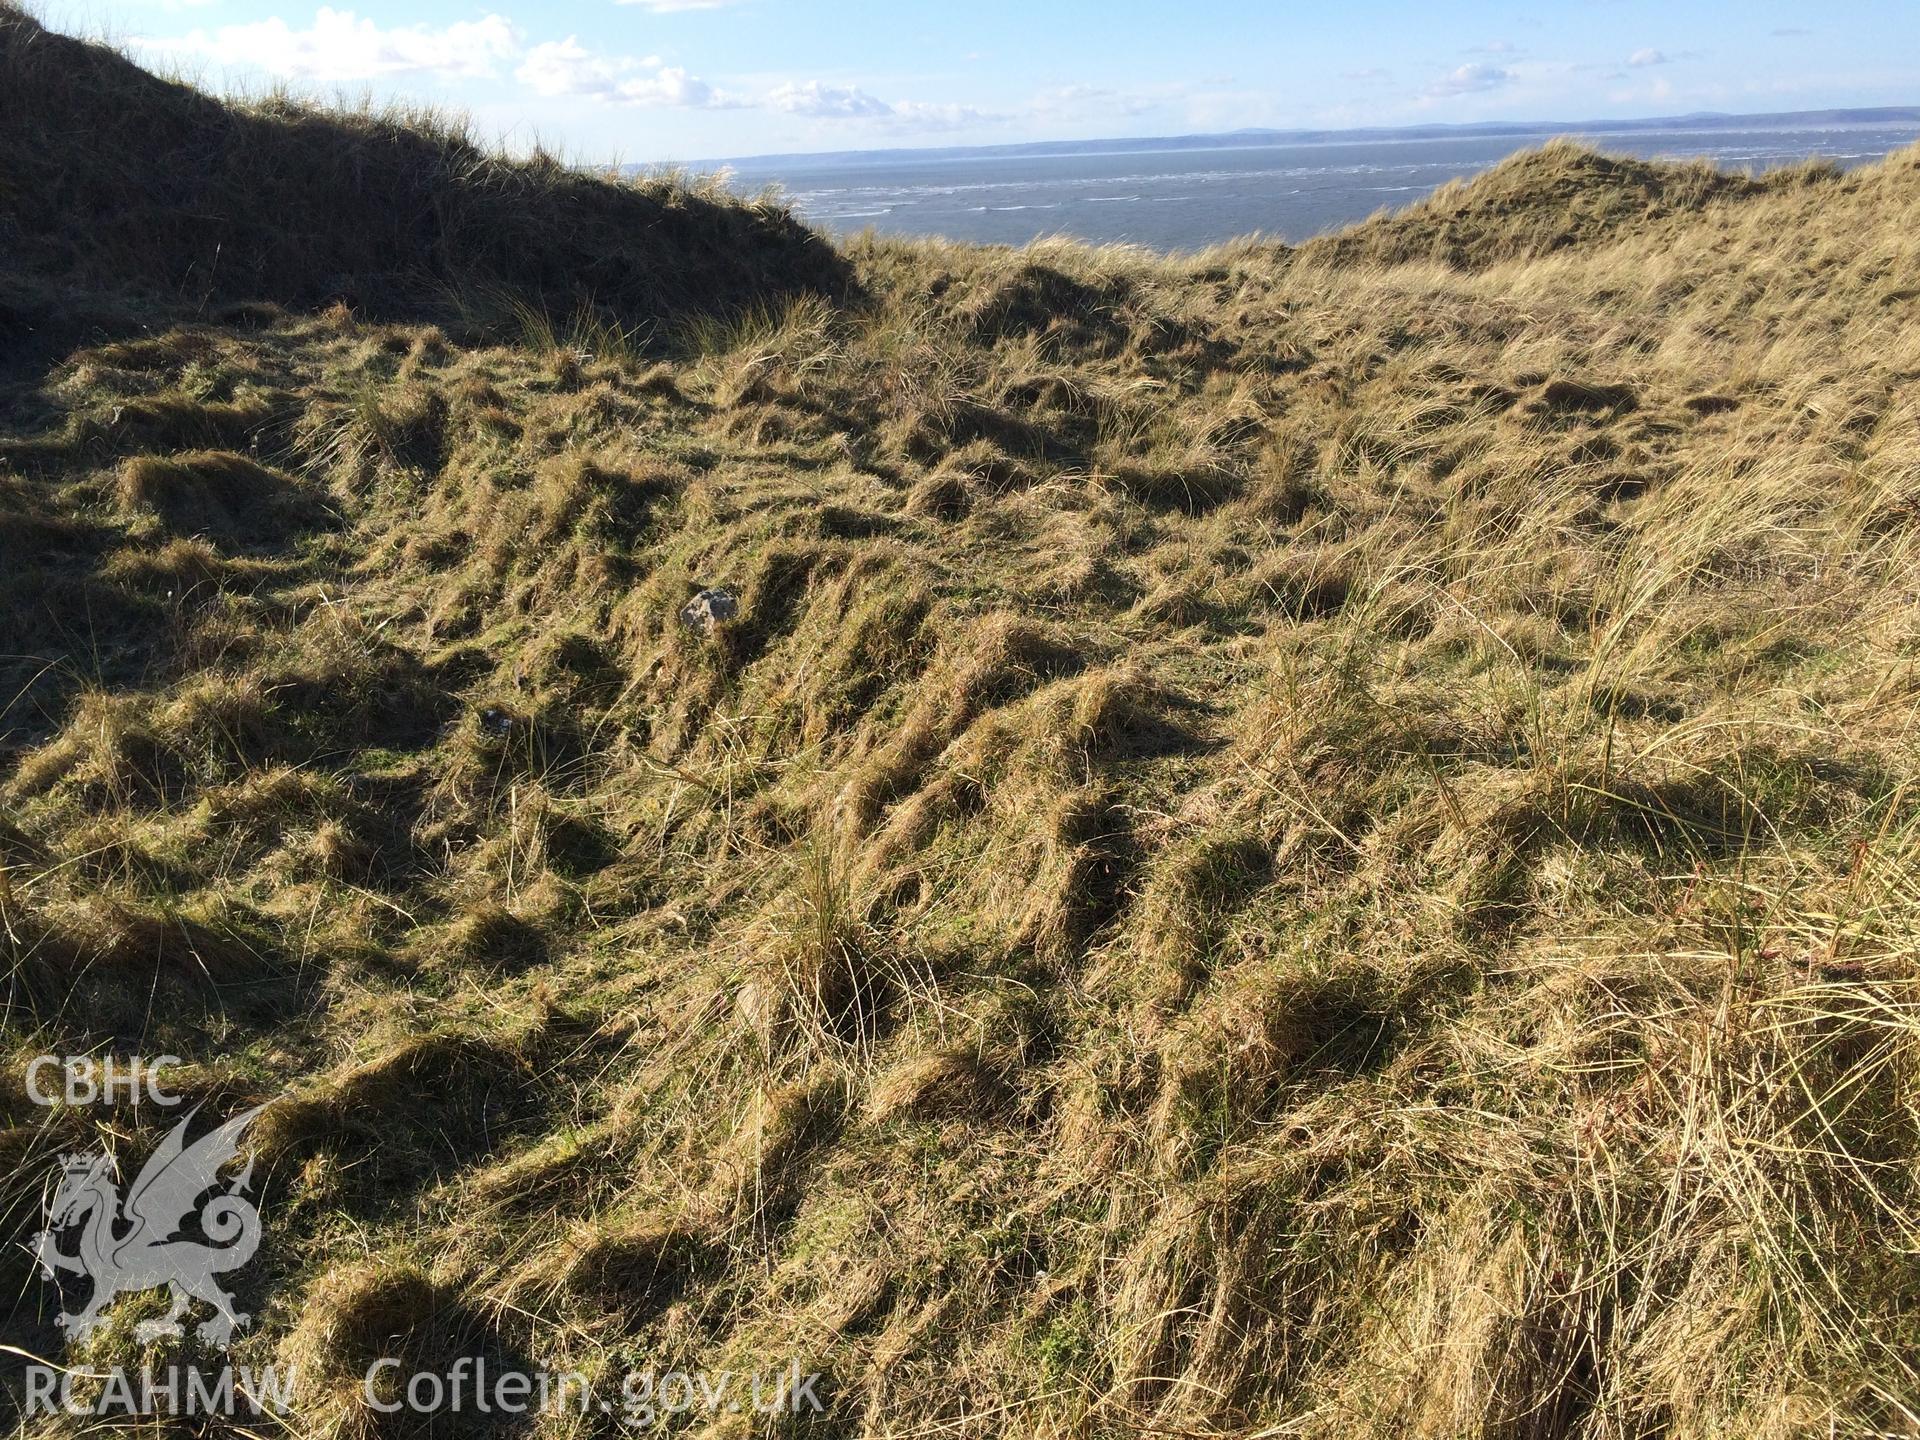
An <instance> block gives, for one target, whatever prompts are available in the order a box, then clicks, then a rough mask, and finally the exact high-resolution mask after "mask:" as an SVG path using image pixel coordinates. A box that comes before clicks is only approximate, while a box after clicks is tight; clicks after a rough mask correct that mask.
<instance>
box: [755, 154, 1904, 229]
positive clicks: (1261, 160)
mask: <svg viewBox="0 0 1920 1440" xmlns="http://www.w3.org/2000/svg"><path fill="white" fill-rule="evenodd" d="M1553 133H1555V132H1550V131H1542V132H1540V133H1539V134H1537V135H1511V134H1508V135H1499V136H1487V137H1480V136H1475V137H1457V136H1450V137H1445V138H1438V139H1420V140H1391V141H1381V140H1365V141H1329V142H1324V143H1316V144H1286V145H1274V144H1248V145H1247V146H1245V147H1244V148H1217V149H1216V148H1209V149H1204V150H1197V149H1181V150H1167V151H1156V152H1140V151H1128V152H1125V153H1108V154H1102V153H1085V152H1082V153H1073V154H1055V155H1015V156H1006V155H1000V156H991V157H981V156H971V157H960V156H937V155H929V156H925V157H919V156H914V155H912V154H909V153H900V152H896V153H894V154H891V155H886V156H867V157H860V158H858V159H845V160H840V159H836V160H831V161H825V160H815V159H811V158H809V157H804V156H803V157H792V158H788V159H783V160H770V161H741V162H736V163H735V165H734V166H733V170H734V174H735V183H736V185H737V186H738V187H739V188H741V189H743V190H756V189H758V188H760V187H761V186H763V185H765V184H767V183H768V182H776V183H778V184H779V185H780V186H781V187H782V188H783V189H784V190H785V192H786V195H787V198H788V200H789V201H790V202H791V203H792V205H793V206H794V208H795V210H796V211H797V212H798V213H799V214H800V215H801V216H802V217H803V218H804V219H806V220H808V221H810V222H811V223H813V224H816V225H819V226H821V227H822V228H824V229H826V230H829V231H831V232H833V233H836V234H850V233H854V232H857V231H860V230H863V229H865V228H867V227H869V226H871V227H873V228H874V229H876V230H880V231H888V232H894V233H900V234H908V235H943V236H946V237H948V238H950V239H954V240H972V241H984V242H988V243H1000V244H1010V245H1019V244H1024V243H1025V242H1026V241H1029V240H1033V239H1036V238H1038V237H1041V236H1044V235H1054V234H1064V235H1071V236H1074V237H1076V238H1078V239H1082V240H1091V241H1096V242H1107V241H1123V242H1127V243H1130V244H1135V245H1144V246H1147V247H1149V248H1151V249H1155V250H1196V249H1200V248H1202V247H1204V246H1207V245H1213V244H1217V243H1219V242H1220V241H1223V240H1229V239H1233V238H1234V237H1236V236H1241V235H1250V234H1253V233H1255V232H1258V233H1260V234H1263V235H1266V236H1269V237H1274V238H1278V239H1281V240H1286V241H1289V242H1298V241H1301V240H1305V239H1308V238H1309V237H1311V236H1314V235H1317V234H1321V233H1323V232H1325V231H1329V230H1338V229H1341V228H1342V227H1344V226H1347V225H1351V224H1353V223H1354V222H1355V221H1357V220H1364V219H1365V218H1366V217H1367V216H1369V215H1371V214H1372V213H1373V212H1375V211H1376V210H1379V209H1381V208H1383V207H1392V208H1398V207H1400V206H1402V205H1407V204H1410V203H1412V202H1413V201H1415V200H1418V199H1419V198H1420V197H1422V196H1423V195H1426V194H1427V193H1428V192H1430V191H1432V190H1433V189H1434V188H1436V187H1437V186H1439V185H1442V184H1445V183H1446V182H1447V181H1448V180H1452V179H1456V178H1458V177H1461V176H1467V175H1473V174H1477V173H1478V172H1480V171H1481V170H1484V169H1486V168H1487V167H1488V166H1490V165H1492V164H1494V163H1495V162H1497V161H1499V160H1500V159H1502V158H1503V157H1505V156H1507V155H1510V154H1512V153H1513V152H1514V151H1515V150H1520V149H1526V148H1530V147H1532V146H1535V145H1539V144H1542V143H1544V142H1545V141H1546V140H1548V139H1549V138H1551V136H1552V134H1553ZM1578 138H1580V139H1583V140H1586V141H1588V142H1590V143H1592V144H1595V145H1598V146H1600V147H1601V148H1603V149H1607V150H1613V151H1621V152H1625V153H1627V154H1632V155H1641V156H1648V157H1653V156H1660V157H1669V158H1693V157H1704V158H1706V159H1708V160H1711V161H1712V162H1713V163H1714V164H1716V165H1719V166H1722V167H1723V168H1725V169H1729V170H1752V171H1755V172H1758V171H1763V170H1769V169H1773V168H1775V167H1777V166H1781V165H1790V164H1793V163H1795V162H1796V161H1800V160H1804V159H1806V158H1807V157H1809V156H1824V157H1826V158H1828V159H1831V160H1833V161H1834V162H1836V163H1837V164H1839V165H1842V166H1846V167H1851V166H1855V165H1861V164H1865V163H1867V162H1868V161H1871V160H1876V159H1878V158H1880V157H1881V156H1883V155H1885V154H1886V153H1887V152H1889V151H1891V150H1896V149H1899V148H1900V147H1901V146H1904V145H1910V144H1912V143H1913V142H1914V141H1915V140H1916V139H1920V126H1906V127H1903V128H1890V127H1885V126H1853V125H1840V126H1833V127H1829V128H1822V129H1807V130H1781V129H1773V130H1728V129H1712V130H1702V131H1699V132H1688V131H1686V130H1682V129H1675V130H1662V131H1659V132H1657V133H1648V132H1644V131H1643V132H1624V133H1620V134H1608V133H1607V132H1606V131H1605V130H1590V131H1584V132H1582V133H1581V135H1580V136H1579V137H1578Z"/></svg>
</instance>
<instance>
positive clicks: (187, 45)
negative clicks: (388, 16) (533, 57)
mask: <svg viewBox="0 0 1920 1440" xmlns="http://www.w3.org/2000/svg"><path fill="white" fill-rule="evenodd" d="M140 43H141V44H143V45H144V46H146V47H147V48H150V49H155V50H162V51H167V52H170V53H174V54H185V55H200V56H205V57H206V58H207V59H209V60H212V61H214V62H216V63H218V64H222V65H247V66H254V67H257V68H259V69H261V70H265V71H268V72H269V73H271V74H274V75H288V76H292V77H295V78H297V79H301V80H319V81H348V80H375V79H380V78H382V77H385V76H392V75H426V74H432V75H444V76H453V77H458V78H463V79H485V78H487V77H490V76H491V75H493V74H494V72H495V67H496V66H497V65H498V64H499V62H501V61H503V60H507V59H511V58H512V57H513V56H514V55H515V54H516V53H518V51H519V49H520V36H519V32H518V31H516V30H515V29H514V27H513V24H512V23H511V22H510V21H508V20H507V19H506V17H505V16H502V15H485V16H482V17H481V18H480V19H478V20H456V21H455V22H454V23H453V24H451V25H447V26H444V27H435V26H431V25H401V26H396V27H394V28H393V29H383V28H382V27H381V26H380V25H379V23H378V22H377V21H374V20H371V19H362V18H361V17H360V16H358V15H356V14H355V13H354V12H353V11H351V10H335V9H333V8H331V7H329V6H325V5H323V6H321V7H320V9H319V10H318V11H317V12H316V13H315V15H314V17H313V24H312V25H310V26H308V27H307V28H305V29H303V30H296V29H294V28H293V27H292V26H291V25H289V24H287V22H286V21H285V20H282V19H280V18H278V17H275V18H274V19H271V20H257V21H253V22H251V23H248V24H244V25H221V26H219V27H217V28H215V29H211V30H193V31H191V32H189V33H188V34H186V35H181V36H176V37H163V38H157V39H151V40H145V41H142V42H140Z"/></svg>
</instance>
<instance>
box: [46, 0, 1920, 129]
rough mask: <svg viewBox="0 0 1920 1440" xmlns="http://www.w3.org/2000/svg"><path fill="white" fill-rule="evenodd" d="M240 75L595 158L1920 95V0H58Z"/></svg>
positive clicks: (221, 79)
mask: <svg viewBox="0 0 1920 1440" xmlns="http://www.w3.org/2000/svg"><path fill="white" fill-rule="evenodd" d="M40 9H41V13H42V14H43V15H44V16H45V18H46V19H47V20H48V22H49V23H51V24H54V25H55V26H57V27H59V28H62V29H67V30H71V31H76V32H85V33H93V34H104V35H107V36H108V37H110V38H112V39H114V40H116V41H117V42H119V43H121V44H123V45H127V46H129V47H130V48H132V49H134V50H135V51H136V53H138V54H139V55H140V56H141V57H142V58H143V59H144V60H147V61H148V62H149V63H155V64H157V65H159V66H161V67H162V68H167V69H170V70H173V71H176V72H178V73H183V74H185V75H187V76H189V77H191V78H194V79H195V80H197V81H198V82H199V83H202V84H205V85H209V86H213V87H215V88H230V89H241V90H248V89H259V88H262V87H264V86H266V85H268V84H272V83H280V84H286V85H290V86H292V87H293V88H294V89H296V90H298V91H301V92H304V93H309V94H314V95H319V96H323V97H333V96H338V95H345V96H348V97H356V98H357V97H359V96H361V95H363V94H372V95H373V96H375V97H377V98H382V99H384V98H390V97H402V98H407V99H415V100H425V101H431V102H435V103H439V104H446V105H452V106H455V107H458V108H461V109H464V110H466V111H467V112H469V113H470V114H471V115H472V117H473V119H474V121H475V124H476V126H477V127H478V129H479V130H480V132H481V133H482V134H483V135H485V136H487V137H488V138H490V139H498V140H503V141H505V142H506V143H507V144H508V145H509V146H511V147H513V148H516V149H524V148H526V147H527V146H529V145H530V144H532V143H534V142H535V141H539V142H542V143H545V144H547V145H549V146H552V147H556V148H559V149H562V150H563V151H564V152H565V153H567V154H568V155H569V156H571V157H574V158H577V159H580V160H592V161H600V160H622V161H651V160H699V159H706V158H712V157H719V156H730V155H748V154H758V153H765V152H769V151H787V150H802V151H805V150H835V149H854V148H868V147H880V146H923V145H951V144H976V143H979V144H992V143H1001V142H1011V141H1021V140H1045V139H1065V138H1073V139H1091V138H1101V137H1108V136H1134V135H1163V134H1180V133H1188V132H1193V131H1204V130H1232V129H1238V128H1241V127H1245V126H1279V127H1292V126H1352V125H1368V124H1402V123H1409V122H1420V121H1473V120H1495V119H1568V120H1583V119H1589V118H1609V117H1624V116H1638V115H1657V114H1673V113H1684V112H1687V111H1691V110H1730V111H1742V110H1787V109H1796V110H1797V109H1815V108H1826V107H1830V106H1842V105H1891V104H1913V103H1920V69H1916V66H1915V63H1914V62H1915V60H1916V59H1920V45H1916V40H1920V8H1917V7H1915V6H1914V5H1913V4H1912V3H1911V0H1903V3H1880V0H1861V3H1849V4H1847V5H1845V6H1832V5H1816V4H1813V3H1809V0H1797V3H1788V0H1778V3H1776V0H1750V3H1725V4H1692V5H1689V4H1684V3H1676V0H1667V3H1649V0H1587V3H1577V0H1562V3H1559V4H1554V5H1521V4H1478V5H1447V4H1433V3H1426V4H1422V3H1412V0H1409V3H1375V4H1365V3H1349V4H1343V5H1331V4H1327V3H1324V0H1319V3H1302V4H1295V3H1266V4H1260V3H1253V0H1187V3H1184V4H1179V5H1168V4H1159V3H1149V0H961V3H951V0H942V3H937V4H921V5H904V4H888V3H879V0H376V3H367V0H335V3H332V4H327V5H320V4H315V3H312V0H40Z"/></svg>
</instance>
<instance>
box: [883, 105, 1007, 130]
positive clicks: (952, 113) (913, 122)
mask: <svg viewBox="0 0 1920 1440" xmlns="http://www.w3.org/2000/svg"><path fill="white" fill-rule="evenodd" d="M1004 118H1005V117H1004V116H1001V115H996V114H994V113H993V112H992V111H990V110H979V109H976V108H974V107H973V106H971V105H940V104H932V103H929V102H927V101H924V100H899V101H896V102H895V103H894V105H893V113H892V115H891V116H890V117H889V119H891V120H892V121H893V122H894V123H895V124H896V125H898V126H899V127H900V128H901V129H903V130H965V129H968V128H970V127H972V126H974V125H991V124H994V123H995V122H997V121H999V120H1002V119H1004Z"/></svg>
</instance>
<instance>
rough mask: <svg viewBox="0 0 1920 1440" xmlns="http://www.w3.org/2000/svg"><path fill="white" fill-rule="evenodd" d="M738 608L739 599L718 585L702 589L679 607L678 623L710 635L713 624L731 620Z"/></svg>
mask: <svg viewBox="0 0 1920 1440" xmlns="http://www.w3.org/2000/svg"><path fill="white" fill-rule="evenodd" d="M739 608H740V601H739V600H738V599H737V598H736V597H735V595H734V593H733V592H732V591H731V590H727V589H724V588H720V587H715V588H714V589H711V590H702V591H701V592H700V593H699V594H698V595H695V596H694V597H693V598H692V599H691V600H689V601H687V603H686V604H685V605H682V606H681V607H680V623H681V624H682V625H684V626H686V627H687V628H688V629H689V630H698V631H699V632H700V633H701V634H702V635H711V634H712V633H713V627H714V626H716V625H718V624H720V623H721V622H722V621H724V620H731V619H732V618H733V617H734V613H735V612H736V611H738V610H739Z"/></svg>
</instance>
